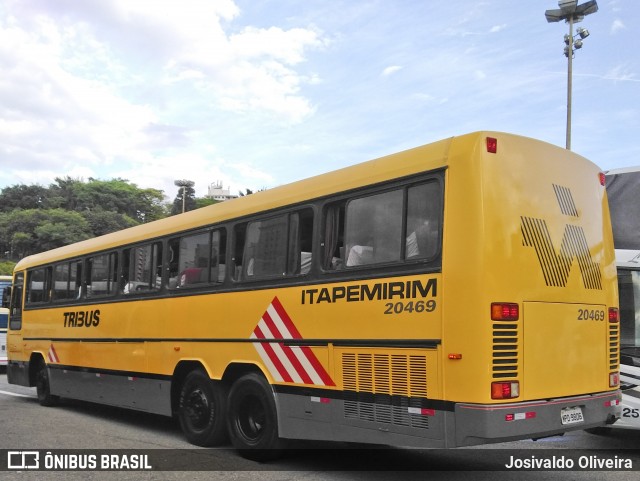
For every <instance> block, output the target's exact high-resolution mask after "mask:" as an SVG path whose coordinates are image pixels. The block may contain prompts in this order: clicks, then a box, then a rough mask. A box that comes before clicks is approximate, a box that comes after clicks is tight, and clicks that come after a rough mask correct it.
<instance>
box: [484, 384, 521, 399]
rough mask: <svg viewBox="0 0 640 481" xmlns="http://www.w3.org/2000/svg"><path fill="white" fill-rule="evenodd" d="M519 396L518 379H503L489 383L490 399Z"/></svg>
mask: <svg viewBox="0 0 640 481" xmlns="http://www.w3.org/2000/svg"><path fill="white" fill-rule="evenodd" d="M518 396H520V383H519V382H518V381H504V382H492V383H491V399H513V398H516V397H518Z"/></svg>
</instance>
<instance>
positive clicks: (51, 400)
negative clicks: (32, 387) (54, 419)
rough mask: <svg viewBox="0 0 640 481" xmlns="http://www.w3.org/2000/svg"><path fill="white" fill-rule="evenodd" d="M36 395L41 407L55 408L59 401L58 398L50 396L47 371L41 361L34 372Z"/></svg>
mask: <svg viewBox="0 0 640 481" xmlns="http://www.w3.org/2000/svg"><path fill="white" fill-rule="evenodd" d="M36 393H37V395H38V402H39V403H40V405H41V406H55V405H56V404H58V401H59V400H60V398H59V397H58V396H54V395H53V394H51V387H50V383H49V371H48V369H47V365H46V363H45V362H44V361H42V360H41V361H40V362H39V363H38V370H37V371H36Z"/></svg>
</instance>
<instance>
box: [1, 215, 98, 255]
mask: <svg viewBox="0 0 640 481" xmlns="http://www.w3.org/2000/svg"><path fill="white" fill-rule="evenodd" d="M92 236H93V233H92V232H91V230H90V229H89V224H88V222H87V221H86V220H85V218H84V217H82V215H80V214H79V213H78V212H70V211H66V210H64V209H27V210H16V211H13V212H7V213H1V214H0V252H7V251H8V252H10V256H11V257H12V258H14V259H15V258H21V257H24V256H26V255H30V254H35V253H36V252H41V251H44V250H49V249H54V248H56V247H61V246H63V245H67V244H71V243H73V242H78V241H81V240H84V239H88V238H90V237H92Z"/></svg>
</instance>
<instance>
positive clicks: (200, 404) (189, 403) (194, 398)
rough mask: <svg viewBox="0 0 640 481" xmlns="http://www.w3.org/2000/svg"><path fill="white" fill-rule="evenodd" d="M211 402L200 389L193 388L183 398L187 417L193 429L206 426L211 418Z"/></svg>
mask: <svg viewBox="0 0 640 481" xmlns="http://www.w3.org/2000/svg"><path fill="white" fill-rule="evenodd" d="M211 410H212V408H211V403H210V402H209V398H207V395H206V394H205V393H204V391H202V389H199V388H198V389H194V390H193V391H191V393H190V394H189V395H188V396H187V398H186V400H185V411H186V413H187V419H188V420H189V423H190V424H191V426H193V428H194V429H203V428H205V427H207V426H208V424H209V419H210V418H211Z"/></svg>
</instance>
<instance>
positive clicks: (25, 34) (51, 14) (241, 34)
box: [0, 0, 327, 193]
mask: <svg viewBox="0 0 640 481" xmlns="http://www.w3.org/2000/svg"><path fill="white" fill-rule="evenodd" d="M241 19H242V12H241V11H240V9H239V8H238V6H237V5H236V3H235V2H233V1H232V0H217V1H215V2H211V1H208V0H183V1H181V2H175V1H170V0H153V1H151V0H136V1H133V2H132V1H129V0H113V1H110V2H103V1H101V0H83V1H82V2H75V1H73V0H57V1H56V2H49V1H46V0H6V3H5V4H4V5H3V7H2V8H1V9H0V71H2V75H1V76H0V164H2V165H5V166H6V165H18V164H20V166H21V168H22V169H23V170H22V171H21V172H12V171H11V170H6V169H5V170H4V172H3V173H0V185H2V184H6V183H13V182H9V181H8V179H23V178H24V179H25V181H26V180H28V177H22V174H23V173H24V172H27V171H30V172H32V176H31V178H37V179H39V180H40V181H42V179H45V178H50V180H49V182H50V181H53V178H54V177H55V176H61V175H67V174H74V175H75V173H77V174H79V175H82V176H85V175H86V176H106V177H111V176H113V175H118V176H122V177H124V178H128V179H130V180H132V181H138V182H139V185H141V186H152V185H156V186H162V188H165V189H166V188H168V189H170V188H171V184H172V180H171V179H172V178H174V177H175V178H183V177H188V176H191V177H192V178H194V179H195V178H198V179H200V178H203V174H204V173H205V172H209V171H210V170H211V172H210V173H211V174H212V175H214V177H212V178H214V179H223V180H225V181H227V177H226V176H225V175H223V174H222V172H220V170H219V168H218V166H216V165H215V162H214V160H212V159H213V158H212V156H211V152H212V151H215V150H216V149H215V148H214V147H212V146H211V140H208V139H207V138H206V133H207V132H208V131H209V130H210V129H211V126H210V124H212V123H214V122H219V123H218V125H217V126H216V133H217V134H218V136H219V137H224V136H225V133H224V132H225V130H226V129H228V128H229V127H228V125H227V124H228V122H224V121H221V120H222V119H225V118H226V117H225V114H224V113H225V112H232V114H233V115H242V116H251V117H255V118H261V120H262V121H268V122H269V121H270V122H274V121H275V122H281V123H283V124H296V123H299V122H301V121H303V120H304V119H306V118H308V117H309V116H311V115H313V113H314V112H315V107H314V105H313V104H312V103H311V101H310V100H309V98H307V97H306V96H305V95H304V93H303V89H304V87H305V86H306V85H316V84H318V83H320V82H321V78H320V77H319V75H318V74H317V73H316V72H310V71H306V70H305V68H304V64H305V60H306V56H307V53H308V51H309V50H311V49H323V48H325V47H326V45H327V42H326V40H325V39H324V38H323V34H322V32H321V31H319V30H317V29H315V28H305V27H304V26H295V27H292V28H280V27H276V26H267V27H265V28H262V27H256V26H252V25H242V23H241ZM226 115H228V114H226ZM178 151H185V152H189V154H188V155H187V156H185V157H183V158H178V157H177V152H178ZM116 164H118V165H119V166H121V167H119V168H118V170H117V172H116V173H112V171H110V170H108V167H109V166H114V165H116ZM211 165H214V167H210V166H211ZM25 168H26V169H25ZM212 169H213V170H212ZM35 172H38V174H35ZM156 181H157V182H159V183H158V184H154V183H155V182H156ZM45 183H48V182H45ZM199 193H202V192H199Z"/></svg>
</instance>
